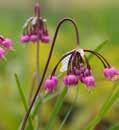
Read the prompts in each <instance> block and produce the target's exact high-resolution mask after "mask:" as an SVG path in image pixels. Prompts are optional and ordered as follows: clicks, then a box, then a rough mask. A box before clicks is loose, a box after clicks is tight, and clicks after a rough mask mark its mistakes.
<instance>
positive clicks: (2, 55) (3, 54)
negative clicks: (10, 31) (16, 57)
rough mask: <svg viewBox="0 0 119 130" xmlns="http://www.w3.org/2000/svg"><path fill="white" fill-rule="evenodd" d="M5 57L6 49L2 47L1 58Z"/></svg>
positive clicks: (0, 50) (0, 49)
mask: <svg viewBox="0 0 119 130" xmlns="http://www.w3.org/2000/svg"><path fill="white" fill-rule="evenodd" d="M4 57H5V50H4V49H3V48H1V47H0V59H2V58H4Z"/></svg>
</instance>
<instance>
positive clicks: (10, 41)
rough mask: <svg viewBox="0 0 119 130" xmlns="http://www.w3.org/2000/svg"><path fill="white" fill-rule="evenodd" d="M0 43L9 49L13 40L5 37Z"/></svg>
mask: <svg viewBox="0 0 119 130" xmlns="http://www.w3.org/2000/svg"><path fill="white" fill-rule="evenodd" d="M2 44H3V46H4V47H6V48H8V49H10V48H12V44H13V42H12V40H11V39H9V38H6V39H5V40H4V41H3V42H2Z"/></svg>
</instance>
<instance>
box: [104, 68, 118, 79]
mask: <svg viewBox="0 0 119 130" xmlns="http://www.w3.org/2000/svg"><path fill="white" fill-rule="evenodd" d="M103 72H104V76H105V78H106V79H108V80H116V79H117V78H118V77H119V71H118V70H117V69H116V68H114V67H111V68H105V69H104V71H103Z"/></svg>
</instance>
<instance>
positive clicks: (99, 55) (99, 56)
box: [84, 49, 110, 68]
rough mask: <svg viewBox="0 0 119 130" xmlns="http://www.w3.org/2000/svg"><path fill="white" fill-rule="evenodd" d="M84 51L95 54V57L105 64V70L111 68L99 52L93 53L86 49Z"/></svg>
mask: <svg viewBox="0 0 119 130" xmlns="http://www.w3.org/2000/svg"><path fill="white" fill-rule="evenodd" d="M84 51H85V52H90V53H92V54H94V55H95V56H97V57H98V58H99V59H100V61H101V62H102V63H103V65H104V67H105V68H106V67H109V68H110V64H109V63H108V61H107V60H106V59H105V58H104V57H103V56H102V55H101V54H99V53H98V52H95V51H92V50H87V49H84Z"/></svg>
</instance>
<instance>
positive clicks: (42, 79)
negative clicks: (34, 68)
mask: <svg viewBox="0 0 119 130" xmlns="http://www.w3.org/2000/svg"><path fill="white" fill-rule="evenodd" d="M66 21H67V22H70V23H72V24H73V26H74V28H75V31H76V39H77V45H78V46H79V32H78V28H77V25H76V23H75V21H74V20H73V19H70V18H64V19H62V20H61V21H60V22H59V23H58V25H57V28H56V32H55V34H54V38H53V41H52V45H51V49H50V52H49V55H48V59H47V62H46V65H45V68H44V71H43V74H42V77H41V80H40V83H39V86H38V89H37V91H36V93H35V95H34V97H33V100H32V102H31V104H30V107H29V109H28V111H27V113H26V115H25V117H24V120H23V123H22V126H21V130H24V129H25V126H26V123H27V120H28V117H29V115H30V112H31V110H32V108H33V105H34V103H35V101H36V99H37V96H38V94H39V91H40V88H41V86H42V83H43V81H44V78H45V75H46V72H47V69H48V66H49V63H50V59H51V57H52V53H53V50H54V45H55V41H56V38H57V35H58V32H59V29H60V27H61V25H62V24H63V23H64V22H66Z"/></svg>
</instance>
